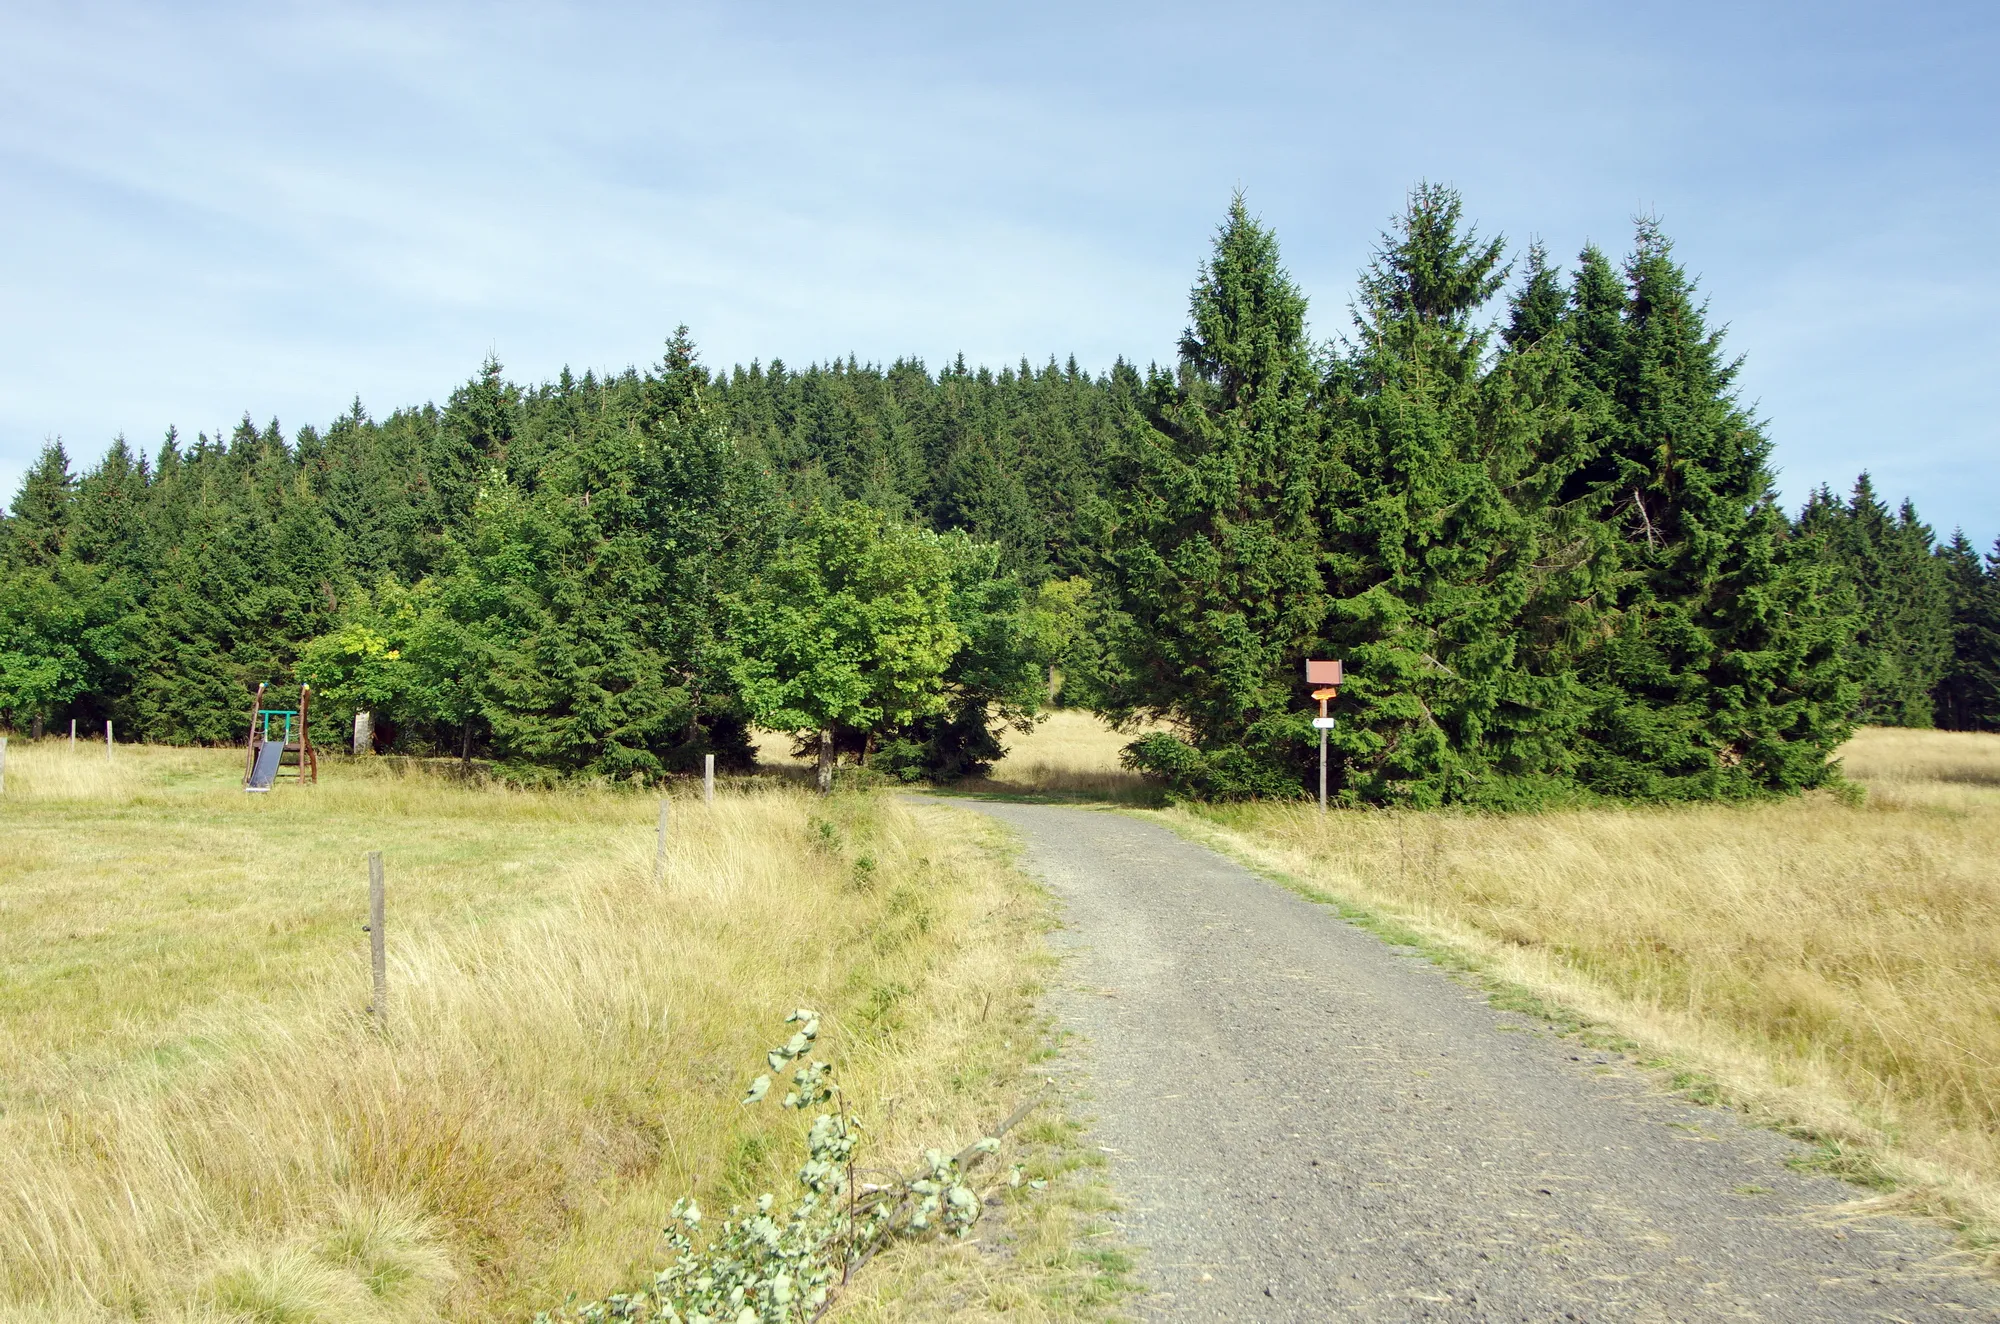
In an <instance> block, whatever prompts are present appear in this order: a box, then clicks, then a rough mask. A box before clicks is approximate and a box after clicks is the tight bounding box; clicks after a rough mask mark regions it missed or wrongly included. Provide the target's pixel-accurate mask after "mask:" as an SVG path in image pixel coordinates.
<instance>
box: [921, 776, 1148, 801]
mask: <svg viewBox="0 0 2000 1324" xmlns="http://www.w3.org/2000/svg"><path fill="white" fill-rule="evenodd" d="M910 789H911V790H920V791H923V792H924V793H926V794H929V795H936V796H942V797H947V798H950V799H957V800H996V801H1004V802H1007V803H1011V804H1052V805H1101V806H1104V807H1107V808H1117V809H1158V808H1161V807H1162V806H1164V805H1165V804H1166V802H1167V799H1166V793H1165V792H1164V791H1163V790H1162V789H1161V788H1160V787H1157V786H1153V785H1150V784H1148V783H1145V782H1139V781H1137V779H1136V778H1135V779H1134V781H1133V782H1132V783H1126V782H1122V781H1121V782H1119V783H1116V784H1109V783H1099V784H1096V785H1090V784H1074V785H1066V786H1050V785H1037V784H1036V783H1034V782H1013V781H1004V780H1000V779H996V778H991V777H968V778H966V779H965V780H963V781H957V782H950V783H947V784H944V785H927V784H924V783H921V782H919V783H916V784H915V785H913V786H911V787H910Z"/></svg>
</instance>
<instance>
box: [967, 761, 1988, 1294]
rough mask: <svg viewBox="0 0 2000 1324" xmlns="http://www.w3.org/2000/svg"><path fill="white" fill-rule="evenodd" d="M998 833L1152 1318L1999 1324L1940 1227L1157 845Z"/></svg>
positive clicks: (1033, 828) (1023, 807) (1098, 817)
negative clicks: (1799, 1164) (1061, 919)
mask: <svg viewBox="0 0 2000 1324" xmlns="http://www.w3.org/2000/svg"><path fill="white" fill-rule="evenodd" d="M959 803H961V804H965V805H967V807H969V808H975V809H977V810H979V811H980V812H984V813H988V814H991V815H993V816H994V817H996V818H999V819H1002V820H1004V821H1005V822H1007V823H1009V824H1012V825H1013V826H1014V827H1015V828H1017V829H1019V831H1020V832H1021V834H1022V835H1023V837H1024V838H1025V839H1026V843H1027V849H1026V852H1025V855H1024V860H1023V862H1024V864H1025V865H1026V867H1027V868H1028V869H1029V870H1030V872H1032V873H1035V874H1037V875H1039V876H1040V877H1041V878H1042V879H1043V880H1044V881H1046V882H1047V884H1048V885H1049V886H1050V887H1051V888H1052V889H1053V890H1054V891H1055V893H1056V895H1057V896H1058V897H1059V898H1060V899H1061V900H1062V902H1063V903H1064V905H1065V908H1066V918H1067V922H1068V928H1067V930H1066V932H1065V934H1064V935H1063V937H1062V939H1061V941H1062V942H1063V943H1064V944H1065V945H1066V946H1068V947H1070V948H1072V949H1073V952H1074V959H1073V960H1072V961H1071V962H1070V964H1069V966H1068V972H1069V977H1070V980H1071V981H1072V982H1071V983H1070V986H1069V987H1067V988H1065V989H1064V990H1062V991H1061V992H1059V993H1058V994H1057V996H1056V1000H1055V1008H1054V1010H1055V1012H1056V1015H1057V1017H1058V1019H1059V1021H1060V1023H1061V1024H1062V1026H1063V1027H1064V1028H1065V1029H1068V1030H1073V1031H1076V1032H1077V1033H1078V1035H1079V1036H1080V1044H1079V1046H1078V1048H1077V1049H1076V1050H1075V1051H1073V1052H1072V1053H1071V1054H1070V1057H1071V1060H1072V1063H1073V1067H1072V1069H1073V1070H1075V1071H1076V1072H1078V1073H1079V1074H1080V1075H1081V1076H1082V1078H1083V1079H1082V1081H1081V1082H1080V1083H1081V1085H1082V1086H1083V1088H1084V1089H1085V1091H1086V1092H1087V1094H1088V1095H1089V1097H1090V1103H1089V1105H1088V1106H1089V1108H1090V1110H1092V1111H1093V1112H1094V1113H1095V1117H1094V1120H1093V1121H1092V1135H1093V1138H1094V1140H1095V1142H1096V1143H1097V1144H1099V1145H1100V1146H1101V1147H1102V1148H1103V1149H1104V1151H1105V1152H1106V1153H1107V1154H1108V1155H1109V1156H1110V1158H1111V1162H1112V1167H1111V1179H1112V1183H1113V1186H1114V1187H1115V1189H1116V1190H1117V1192H1118V1194H1119V1195H1120V1197H1121V1199H1122V1200H1123V1201H1124V1203H1125V1207H1126V1208H1125V1213H1124V1214H1123V1216H1122V1219H1121V1222H1122V1226H1123V1230H1124V1232H1125V1234H1126V1235H1127V1236H1128V1237H1129V1238H1130V1239H1131V1240H1132V1241H1133V1242H1134V1243H1136V1244H1137V1245H1138V1246H1139V1247H1140V1248H1141V1274H1142V1277H1144V1278H1145V1279H1146V1280H1147V1281H1148V1284H1149V1286H1150V1287H1151V1288H1152V1291H1151V1293H1150V1294H1149V1295H1148V1296H1147V1297H1146V1298H1145V1299H1144V1300H1143V1301H1142V1302H1141V1304H1140V1306H1139V1311H1140V1313H1141V1314H1142V1316H1144V1317H1145V1318H1149V1319H1169V1320H1212V1319H1226V1320H1324V1319H1360V1320H1418V1319H1437V1320H1533V1321H1545V1320H1733V1319H1743V1320H1787V1321H1792V1320H1796V1321H1827V1320H1939V1319H1950V1320H1965V1319H1987V1320H2000V1291H1996V1289H1995V1286H1994V1284H1993V1283H1992V1282H1991V1281H1990V1280H1989V1279H1986V1278H1983V1277H1979V1276H1976V1275H1973V1274H1971V1273H1969V1272H1967V1271H1966V1270H1965V1269H1963V1268H1962V1267H1960V1266H1959V1265H1958V1264H1957V1263H1956V1262H1955V1261H1954V1259H1953V1257H1952V1255H1951V1253H1950V1251H1951V1248H1950V1244H1949V1242H1948V1240H1947V1238H1946V1237H1945V1236H1944V1235H1943V1234H1942V1233H1941V1232H1940V1231H1938V1230H1937V1229H1935V1228H1933V1227H1929V1226H1926V1225H1923V1224H1919V1223H1915V1222H1912V1221H1909V1220H1905V1219H1900V1218H1893V1217H1874V1218H1862V1217H1855V1216H1850V1215H1847V1214H1843V1212H1842V1211H1841V1210H1840V1209H1839V1206H1841V1205H1843V1204H1846V1203H1849V1202H1851V1201H1853V1200H1854V1199H1855V1197H1856V1195H1857V1192H1856V1191H1855V1190H1854V1188H1852V1187H1849V1186H1846V1185H1844V1184H1842V1183H1840V1182H1838V1181H1834V1180H1832V1179H1830V1178H1824V1177H1815V1176H1805V1175H1801V1174H1798V1173H1794V1172H1792V1171H1791V1170H1789V1169H1788V1168H1787V1167H1786V1166H1785V1160H1786V1159H1787V1158H1788V1157H1791V1156H1793V1155H1795V1154H1798V1153H1800V1152H1802V1151H1801V1149H1800V1147H1799V1146H1797V1145H1795V1144H1793V1143H1792V1142H1790V1141H1788V1140H1786V1139H1784V1138H1783V1137H1781V1136H1778V1135H1776V1134H1774V1133H1772V1132H1769V1131H1764V1130H1760V1129H1757V1128H1754V1127H1748V1126H1744V1125H1741V1124H1739V1123H1738V1122H1737V1121H1736V1120H1735V1118H1734V1117H1733V1116H1732V1115H1731V1114H1730V1113H1728V1112H1726V1111H1723V1110H1720V1109H1713V1108H1702V1107H1698V1106H1696V1105H1693V1104H1690V1103H1687V1102H1685V1101H1683V1100H1679V1099H1676V1098H1673V1097H1670V1096H1666V1095H1663V1094H1661V1093H1660V1092H1659V1091H1658V1090H1657V1089H1656V1088H1654V1087H1653V1086H1652V1084H1651V1083H1650V1082H1649V1081H1648V1080H1647V1079H1646V1078H1645V1077H1644V1076H1643V1075H1642V1074H1640V1073H1638V1072H1637V1071H1635V1070H1634V1069H1632V1068H1631V1067H1630V1066H1629V1065H1627V1064H1626V1063H1624V1062H1623V1061H1622V1060H1621V1059H1619V1058H1618V1057H1616V1055H1608V1054H1604V1053H1597V1052H1593V1051H1592V1050H1590V1049H1587V1048H1584V1047H1582V1046H1579V1045H1578V1044H1577V1043H1575V1042H1574V1041H1573V1040H1568V1039H1564V1038H1562V1037H1561V1036H1559V1035H1556V1034H1554V1033H1553V1032H1551V1031H1550V1030H1549V1029H1548V1028H1547V1027H1546V1026H1545V1025H1543V1024H1542V1023H1541V1022H1538V1021H1535V1020H1532V1019H1529V1018H1526V1017H1523V1016H1518V1015H1514V1014H1511V1013H1506V1012H1501V1011H1497V1010H1495V1009H1494V1008H1492V1007H1491V1006H1489V1005H1488V1004H1487V1002H1486V1000H1485V998H1484V997H1483V996H1482V995H1480V994H1478V993H1476V992H1474V991H1472V990H1471V989H1469V988H1467V987H1466V986H1465V985H1463V984H1461V983H1459V982H1457V981H1455V980H1453V979H1452V978H1450V977H1449V976H1447V975H1446V974H1444V973H1442V972H1441V971H1440V970H1439V969H1438V968H1437V967H1435V966H1433V965H1431V964H1430V963H1429V962H1427V961H1424V960H1422V959H1415V958H1413V957H1412V956H1411V955H1409V954H1407V953H1403V952H1399V951H1398V949H1395V948H1393V947H1390V946H1388V945H1387V944H1385V943H1384V942H1382V941H1381V940H1380V939H1378V938H1376V937H1374V936H1372V935H1370V934H1368V933H1366V932H1364V931H1363V930H1360V929H1357V928H1355V927H1353V926H1352V925H1350V924H1348V923H1346V922H1344V921H1343V920H1341V919H1339V918H1338V917H1337V916H1336V915H1334V914H1333V913H1332V912H1330V911H1329V910H1327V909H1326V908H1324V907H1321V906H1316V905H1313V904H1312V903H1310V902H1307V901H1304V900H1302V899H1300V898H1298V897H1296V896H1294V895H1292V894H1291V893H1289V892H1286V891H1284V890H1283V889H1281V888H1279V887H1277V886H1274V885H1273V884H1271V883H1268V882H1266V881H1264V880H1262V879H1260V878H1258V877H1256V876H1255V875H1253V874H1251V873H1250V872H1248V871H1247V870H1245V869H1242V868H1240V867H1238V866H1237V865H1234V864H1232V863H1230V862H1228V861H1226V860H1224V859H1222V858H1221V857H1220V856H1218V855H1216V854H1214V853H1213V852H1211V851H1208V850H1206V849H1203V848H1202V847H1200V846H1197V845H1194V844H1192V843H1190V842H1187V841H1184V840H1182V839H1181V838H1179V837H1176V836H1175V835H1173V834H1172V833H1171V832H1169V831H1167V830H1166V829H1164V828H1161V827H1157V826H1154V825H1153V824H1150V823H1145V822H1142V821H1140V820H1137V819H1133V818H1129V817H1125V816H1122V815H1118V814H1112V813H1103V812H1096V811H1091V810H1082V809H1069V808H1059V807H1054V806H1047V805H1031V804H1006V803H996V802H963V801H961V802H959Z"/></svg>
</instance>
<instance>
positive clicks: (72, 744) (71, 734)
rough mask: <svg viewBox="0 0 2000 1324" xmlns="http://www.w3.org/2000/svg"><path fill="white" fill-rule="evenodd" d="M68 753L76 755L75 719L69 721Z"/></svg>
mask: <svg viewBox="0 0 2000 1324" xmlns="http://www.w3.org/2000/svg"><path fill="white" fill-rule="evenodd" d="M69 752H70V753H72V754H74V753H76V719H75V718H74V717H72V718H70V719H69Z"/></svg>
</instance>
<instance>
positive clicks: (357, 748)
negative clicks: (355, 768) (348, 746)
mask: <svg viewBox="0 0 2000 1324" xmlns="http://www.w3.org/2000/svg"><path fill="white" fill-rule="evenodd" d="M374 752H375V714H374V713H371V712H362V711H357V712H356V713H355V714H354V756H355V757H356V758H360V757H361V756H362V755H363V754H373V753H374Z"/></svg>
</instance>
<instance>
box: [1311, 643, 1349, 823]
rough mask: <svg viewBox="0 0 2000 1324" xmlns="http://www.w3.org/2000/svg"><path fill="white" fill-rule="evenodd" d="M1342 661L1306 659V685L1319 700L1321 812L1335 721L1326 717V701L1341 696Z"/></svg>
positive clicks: (1316, 719) (1324, 806)
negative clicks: (1329, 745)
mask: <svg viewBox="0 0 2000 1324" xmlns="http://www.w3.org/2000/svg"><path fill="white" fill-rule="evenodd" d="M1340 682H1341V666H1340V659H1339V658H1334V659H1332V660H1331V661H1320V660H1317V659H1314V658H1307V659H1306V684H1308V685H1311V686H1314V687H1315V688H1314V689H1313V692H1312V696H1313V698H1315V699H1318V700H1319V716H1318V717H1315V718H1313V725H1314V726H1315V727H1318V728H1319V811H1320V812H1321V813H1322V814H1324V813H1325V812H1326V746H1327V734H1328V733H1329V732H1330V731H1332V730H1333V719H1332V718H1331V717H1328V716H1327V715H1326V701H1327V700H1328V699H1333V698H1338V697H1339V695H1340Z"/></svg>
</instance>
